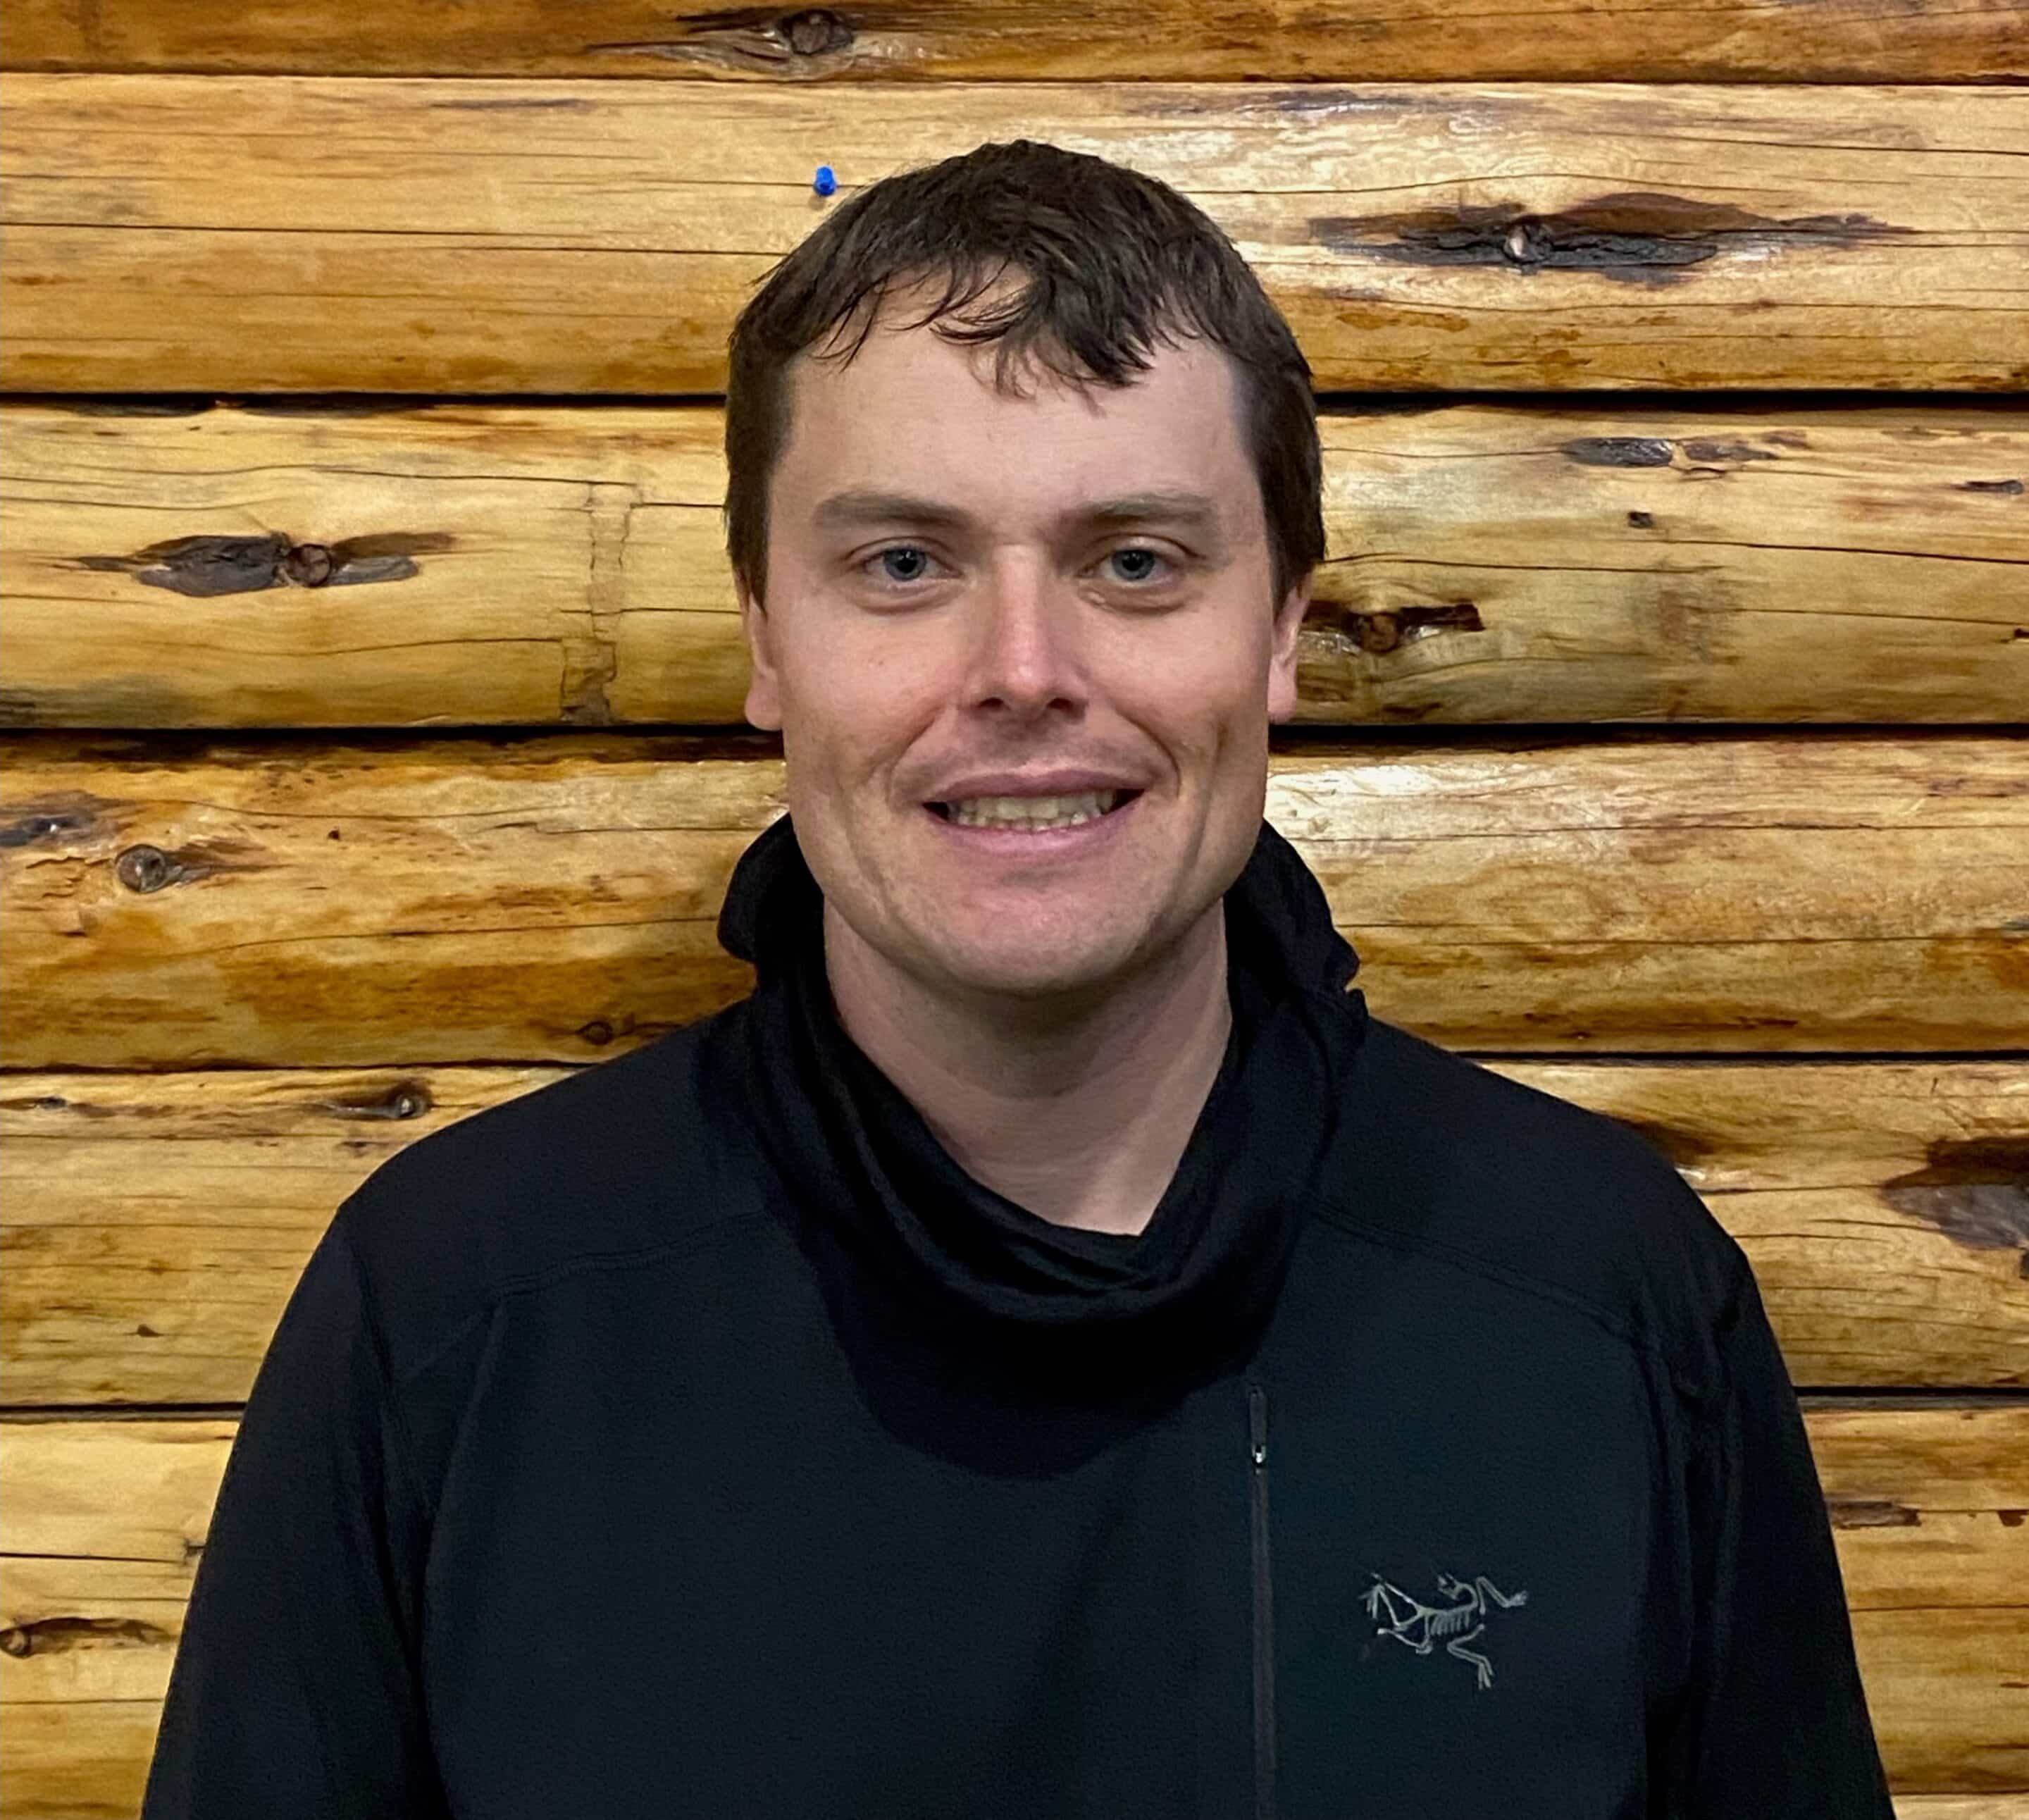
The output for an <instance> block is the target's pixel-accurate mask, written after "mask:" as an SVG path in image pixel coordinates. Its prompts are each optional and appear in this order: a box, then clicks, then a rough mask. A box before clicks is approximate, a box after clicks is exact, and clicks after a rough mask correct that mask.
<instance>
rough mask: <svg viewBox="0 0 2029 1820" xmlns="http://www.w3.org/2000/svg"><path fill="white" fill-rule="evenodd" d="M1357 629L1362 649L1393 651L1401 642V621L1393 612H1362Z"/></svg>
mask: <svg viewBox="0 0 2029 1820" xmlns="http://www.w3.org/2000/svg"><path fill="white" fill-rule="evenodd" d="M1357 630H1358V633H1359V647H1360V648H1361V649H1362V650H1363V651H1393V649H1394V648H1395V647H1396V646H1397V645H1398V644H1400V643H1401V642H1402V621H1401V618H1400V616H1399V615H1396V614H1393V613H1363V614H1361V615H1359V620H1358V622H1357Z"/></svg>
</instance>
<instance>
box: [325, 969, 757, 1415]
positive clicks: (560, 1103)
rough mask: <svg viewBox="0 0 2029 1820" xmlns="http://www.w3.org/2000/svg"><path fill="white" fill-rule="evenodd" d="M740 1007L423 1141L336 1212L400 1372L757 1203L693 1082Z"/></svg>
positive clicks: (747, 1165)
mask: <svg viewBox="0 0 2029 1820" xmlns="http://www.w3.org/2000/svg"><path fill="white" fill-rule="evenodd" d="M738 1012H740V1006H739V1005H735V1006H733V1007H732V1008H729V1010H727V1011H725V1012H720V1013H719V1014H718V1016H715V1017H712V1018H708V1019H706V1020H703V1022H702V1023H695V1024H692V1025H688V1026H686V1027H684V1028H682V1029H680V1030H677V1031H672V1032H671V1033H670V1034H667V1035H665V1036H662V1037H659V1038H656V1039H655V1040H654V1041H652V1042H648V1043H647V1044H644V1046H641V1047H640V1048H639V1049H632V1050H629V1052H628V1053H626V1054H625V1055H621V1056H617V1057H614V1058H613V1059H612V1060H610V1061H605V1062H600V1063H597V1064H594V1065H593V1066H592V1067H589V1068H584V1069H582V1070H581V1071H579V1072H577V1073H576V1074H573V1075H566V1076H564V1077H563V1078H562V1079H558V1080H554V1081H551V1082H549V1083H546V1084H545V1085H543V1086H540V1087H537V1088H536V1089H534V1090H532V1091H530V1092H529V1093H525V1094H521V1095H520V1096H518V1097H517V1098H514V1099H511V1100H507V1101H502V1102H501V1103H499V1104H498V1105H492V1106H489V1107H488V1108H486V1109H484V1110H483V1111H480V1112H474V1113H473V1114H471V1115H470V1116H468V1117H466V1118H463V1119H461V1120H458V1121H457V1122H456V1123H455V1124H451V1125H447V1126H445V1127H443V1128H442V1129H440V1130H439V1131H432V1132H431V1133H430V1134H428V1135H427V1136H425V1137H422V1138H418V1139H417V1140H416V1142H414V1143H412V1144H410V1145H409V1146H407V1147H406V1149H404V1150H401V1151H399V1152H398V1153H396V1154H395V1155H394V1156H392V1157H389V1158H388V1161H385V1162H384V1163H383V1164H380V1167H379V1168H376V1169H375V1170H374V1171H373V1173H372V1174H371V1175H370V1176H368V1177H367V1179H365V1181H364V1182H363V1183H361V1184H360V1185H359V1187H358V1188H357V1189H355V1190H354V1191H353V1193H352V1194H351V1195H349V1196H348V1197H347V1199H346V1201H345V1202H344V1203H343V1205H342V1206H341V1207H340V1208H339V1210H338V1213H337V1215H336V1218H335V1220H334V1221H333V1224H334V1225H338V1226H342V1227H343V1229H344V1235H345V1237H346V1239H347V1241H348V1242H349V1243H350V1244H351V1246H352V1249H353V1250H354V1252H355V1253H356V1254H357V1255H358V1258H359V1260H360V1264H361V1268H362V1270H363V1271H364V1272H365V1276H366V1279H367V1280H368V1283H369V1284H370V1286H371V1289H372V1294H373V1300H374V1302H375V1305H376V1313H377V1314H378V1316H379V1320H380V1325H381V1327H382V1328H383V1330H384V1335H385V1343H386V1345H387V1347H388V1364H389V1368H390V1370H391V1372H392V1374H393V1376H395V1378H396V1379H397V1380H400V1379H401V1378H402V1377H403V1376H406V1374H407V1373H408V1372H410V1371H412V1370H414V1369H418V1368H420V1367H421V1365H424V1364H426V1363H427V1362H428V1360H429V1359H430V1358H431V1357H432V1355H433V1354H434V1353H435V1351H436V1349H437V1347H438V1346H439V1345H440V1343H442V1342H443V1340H444V1339H446V1338H447V1337H448V1336H449V1335H452V1334H454V1333H455V1332H458V1331H460V1330H461V1329H462V1328H463V1327H465V1326H467V1325H469V1324H471V1323H472V1322H473V1320H476V1319H477V1317H480V1316H481V1315H483V1314H484V1313H486V1312H487V1310H488V1309H489V1308H490V1307H491V1305H492V1303H493V1302H495V1301H496V1300H497V1299H498V1298H499V1297H500V1296H501V1295H503V1294H506V1293H507V1292H508V1291H511V1290H513V1289H514V1288H517V1287H521V1286H524V1285H526V1284H529V1283H532V1282H535V1281H536V1280H540V1279H541V1278H543V1276H547V1275H548V1274H550V1273H551V1272H555V1271H558V1270H560V1269H565V1268H569V1266H571V1265H573V1264H574V1263H577V1262H579V1261H590V1260H594V1259H596V1260H599V1261H609V1262H610V1261H615V1260H618V1259H621V1258H624V1257H626V1256H628V1255H629V1254H642V1255H647V1254H652V1253H655V1252H657V1251H658V1250H669V1249H672V1248H675V1247H680V1246H683V1245H684V1244H687V1243H690V1242H695V1241H696V1240H697V1239H699V1238H700V1237H701V1236H702V1235H703V1234H704V1233H706V1232H707V1231H710V1230H712V1229H714V1228H716V1227H718V1226H719V1225H721V1224H725V1223H727V1221H728V1220H735V1219H738V1218H740V1217H741V1216H747V1215H751V1213H754V1212H755V1211H756V1210H757V1209H759V1207H760V1206H761V1205H762V1200H761V1194H760V1190H759V1186H758V1183H757V1182H756V1179H755V1171H754V1169H753V1168H752V1166H751V1158H750V1154H749V1153H748V1152H747V1150H746V1149H744V1147H743V1146H741V1145H740V1142H739V1141H738V1135H737V1134H736V1133H733V1132H730V1131H727V1130H725V1128H724V1124H725V1121H723V1120H714V1119H712V1118H711V1117H710V1116H708V1114H707V1101H706V1098H705V1095H704V1093H703V1083H704V1080H705V1078H706V1076H707V1072H709V1071H710V1069H711V1068H713V1067H714V1065H716V1064H717V1060H718V1054H719V1052H720V1051H721V1047H722V1045H723V1044H724V1043H725V1041H726V1040H727V1038H729V1036H730V1035H731V1034H732V1032H731V1031H730V1030H729V1024H730V1023H732V1021H733V1020H734V1018H735V1016H736V1014H737V1013H738Z"/></svg>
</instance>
